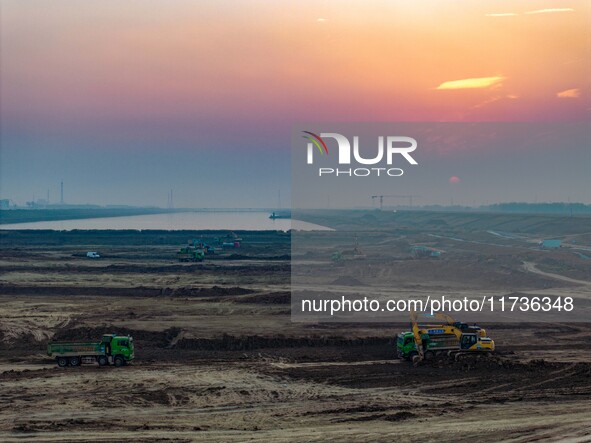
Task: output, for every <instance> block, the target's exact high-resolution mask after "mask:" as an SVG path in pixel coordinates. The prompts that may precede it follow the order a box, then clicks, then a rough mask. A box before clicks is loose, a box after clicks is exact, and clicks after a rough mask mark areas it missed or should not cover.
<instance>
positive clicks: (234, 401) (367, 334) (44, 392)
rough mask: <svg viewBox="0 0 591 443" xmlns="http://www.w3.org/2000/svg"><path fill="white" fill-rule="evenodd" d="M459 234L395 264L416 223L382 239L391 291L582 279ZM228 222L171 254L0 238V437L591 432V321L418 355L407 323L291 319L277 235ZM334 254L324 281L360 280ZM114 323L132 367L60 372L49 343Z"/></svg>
mask: <svg viewBox="0 0 591 443" xmlns="http://www.w3.org/2000/svg"><path fill="white" fill-rule="evenodd" d="M437 217H438V219H439V218H441V217H443V216H437ZM312 221H314V220H312ZM316 221H318V220H316ZM352 229H353V228H352ZM401 229H403V228H401ZM412 229H413V230H415V229H416V226H413V227H412ZM450 229H451V228H450ZM483 229H484V228H483ZM462 232H464V229H463V228H462V227H458V228H454V230H453V231H450V237H451V236H453V237H454V238H457V237H459V236H460V235H461V234H462ZM437 233H438V235H439V234H440V232H439V231H437ZM464 233H465V238H466V239H469V240H472V241H474V242H472V243H470V242H458V241H453V240H449V239H444V238H441V237H440V238H439V240H437V242H438V243H437V244H435V246H437V247H439V248H441V249H445V251H446V256H444V257H443V258H442V259H441V260H439V261H430V260H410V259H409V258H408V251H409V245H410V244H412V243H413V242H414V241H418V240H419V239H425V234H424V232H421V233H415V232H414V231H412V232H411V231H408V232H406V233H405V234H403V236H399V237H397V240H395V241H393V242H391V243H389V247H391V248H395V249H396V248H397V249H396V254H398V256H399V258H400V260H399V263H398V264H397V267H396V269H397V270H398V272H399V274H397V275H396V278H397V279H398V281H399V283H400V284H401V287H412V288H415V289H416V288H419V289H420V288H423V289H426V288H428V289H429V290H433V291H438V290H449V289H450V288H452V289H453V290H470V291H491V290H496V289H498V288H499V281H503V282H504V283H503V286H502V288H501V290H503V291H505V292H506V293H507V294H511V293H528V292H531V291H538V292H544V291H554V293H561V291H563V292H565V293H576V294H578V296H580V297H584V296H585V294H586V292H585V291H586V290H589V288H587V289H585V286H584V285H583V284H581V283H579V284H577V283H574V282H572V281H570V282H569V281H566V280H561V279H558V278H556V277H555V274H560V273H561V272H562V274H560V275H562V276H563V277H567V278H569V277H570V278H573V279H576V281H580V280H585V279H587V280H591V278H589V275H590V272H589V270H590V265H589V263H588V262H586V261H585V260H584V259H582V258H580V257H578V256H576V255H575V254H570V253H568V252H565V251H560V252H556V253H555V254H553V255H550V254H546V253H544V254H542V252H537V251H536V250H535V249H533V248H529V247H525V246H524V245H522V244H521V243H520V244H515V248H513V249H511V250H510V251H509V250H508V249H509V248H508V247H507V244H509V243H510V242H509V241H508V240H506V241H505V240H503V244H502V245H495V241H496V240H495V238H494V237H491V236H490V235H486V233H485V232H484V230H476V231H474V230H472V231H470V232H469V233H468V232H467V231H466V232H464ZM221 234H222V233H207V232H205V233H187V235H186V236H187V238H195V237H197V235H204V236H205V237H207V236H210V237H212V238H213V237H214V236H219V235H221ZM223 234H227V233H223ZM238 234H239V235H240V236H241V237H243V242H242V243H243V246H242V247H241V249H240V250H237V251H228V252H222V253H219V254H216V255H215V256H213V257H208V258H207V260H206V261H205V262H203V263H178V262H176V260H175V252H176V250H177V249H178V247H179V244H178V238H179V236H178V234H175V236H171V237H170V239H169V238H168V237H167V234H166V233H165V232H154V233H150V232H137V231H134V232H131V233H127V234H126V235H125V236H122V235H121V234H117V235H115V234H113V235H112V236H110V235H109V231H103V232H101V233H100V235H98V233H96V232H92V231H88V232H83V231H75V232H72V233H70V234H68V233H63V232H62V233H55V232H47V231H45V232H43V233H40V232H35V231H10V232H8V231H2V232H0V235H1V238H2V248H1V250H0V441H2V442H17V441H48V442H49V441H102V442H120V441H130V442H132V441H133V442H136V441H148V442H160V441H162V442H188V441H219V442H233V441H236V442H238V441H255V442H257V441H261V442H262V441H264V442H288V441H289V442H298V441H300V442H308V441H334V442H343V441H355V442H356V441H375V442H382V441H399V442H405V441H409V442H411V441H412V442H414V441H425V442H429V441H438V442H440V441H456V442H464V441H465V442H468V441H470V442H474V441H479V442H488V441H490V442H493V441H494V442H498V441H510V442H529V441H569V442H584V441H591V425H590V423H591V350H590V349H591V348H590V346H589V343H591V323H581V322H570V321H568V318H567V317H565V319H564V321H562V322H553V323H528V322H523V323H502V322H490V323H488V324H486V325H483V326H485V327H486V328H487V330H488V332H489V335H490V336H491V337H493V338H494V339H495V342H496V344H497V352H496V353H495V354H494V355H493V356H489V357H484V356H482V357H473V358H466V359H463V360H460V361H453V360H449V359H447V358H444V359H441V358H440V359H436V360H433V361H429V362H425V363H423V364H420V365H418V366H413V365H412V364H410V363H408V362H406V361H401V360H398V359H397V358H396V356H395V349H394V346H395V342H394V337H395V335H396V334H397V333H398V332H400V331H402V330H405V329H407V328H408V324H406V323H368V324H366V323H297V322H292V321H291V318H290V262H289V259H290V254H291V248H290V236H289V234H286V233H281V232H252V233H249V232H242V233H238ZM413 236H414V237H413ZM379 238H380V236H375V238H374V237H372V239H370V240H365V239H360V243H361V247H364V246H365V249H366V251H365V252H366V253H367V251H369V250H371V245H370V244H369V243H370V242H372V241H375V242H376V244H377V242H378V240H379ZM364 241H367V243H368V244H367V245H364V244H363V242H364ZM380 241H381V240H380ZM430 241H433V238H431V239H430ZM351 246H354V245H351ZM526 246H527V245H526ZM87 250H98V251H99V252H100V253H101V254H102V255H103V257H104V258H101V259H100V260H91V259H86V258H85V257H84V255H85V252H86V251H87ZM368 255H370V254H368ZM329 257H330V254H327V258H326V267H327V269H329V271H330V270H333V271H334V272H335V280H337V279H340V280H339V281H340V282H341V284H343V285H344V286H346V285H345V284H346V283H347V282H348V285H349V286H350V287H352V288H357V287H358V285H359V284H363V280H364V278H366V277H367V276H364V275H363V274H357V275H340V276H339V272H340V271H339V269H340V268H338V266H342V265H336V264H332V263H330V258H329ZM367 260H370V261H371V256H370V257H368V259H367ZM523 261H528V262H532V263H537V264H538V269H540V270H544V271H547V273H546V275H543V274H541V273H540V274H536V273H532V272H531V271H528V270H524V269H523V268H522V267H521V263H522V262H523ZM559 263H562V264H564V263H566V265H565V266H563V265H560V266H559ZM398 265H399V266H398ZM376 266H380V263H379V262H377V261H376V263H373V264H372V267H371V272H377V271H376ZM383 266H389V264H388V263H385V264H383ZM333 267H334V268H333ZM507 269H509V270H511V272H510V273H508V272H507ZM467 270H469V272H468V271H467ZM561 270H562V271H561ZM331 272H332V271H331ZM359 272H362V271H359ZM368 272H369V271H368ZM474 272H476V273H477V274H478V278H475V277H474V275H473V273H474ZM468 274H470V275H468ZM359 282H361V283H359ZM353 283H355V284H353ZM581 294H582V295H581ZM465 320H466V321H470V319H465ZM111 332H117V333H119V334H130V335H132V336H133V337H134V341H135V346H136V359H135V361H134V362H133V363H132V364H131V365H128V366H126V367H123V368H113V367H107V368H99V367H98V366H95V365H83V366H82V367H77V368H69V367H68V368H58V367H56V365H55V362H54V361H52V360H50V359H48V358H47V356H46V355H45V352H44V351H45V348H46V345H47V342H48V341H50V340H94V339H97V338H98V337H100V335H101V334H103V333H111Z"/></svg>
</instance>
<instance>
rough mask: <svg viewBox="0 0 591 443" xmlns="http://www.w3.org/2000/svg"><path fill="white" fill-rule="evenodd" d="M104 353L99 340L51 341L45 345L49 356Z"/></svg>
mask: <svg viewBox="0 0 591 443" xmlns="http://www.w3.org/2000/svg"><path fill="white" fill-rule="evenodd" d="M104 354H105V347H104V345H103V344H102V343H100V342H52V343H49V344H48V345H47V355H49V356H51V357H60V356H75V355H88V356H90V355H104Z"/></svg>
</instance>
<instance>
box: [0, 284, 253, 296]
mask: <svg viewBox="0 0 591 443" xmlns="http://www.w3.org/2000/svg"><path fill="white" fill-rule="evenodd" d="M0 292H1V293H3V294H10V295H21V294H27V295H28V294H35V295H59V296H64V295H103V296H113V297H121V296H142V297H158V296H182V297H219V296H229V295H244V294H250V293H252V292H254V291H252V290H251V289H246V288H242V287H239V286H233V287H222V286H213V287H211V288H186V287H184V288H154V287H145V286H135V287H123V288H122V287H118V288H110V287H104V286H81V287H71V286H34V287H33V286H16V285H0Z"/></svg>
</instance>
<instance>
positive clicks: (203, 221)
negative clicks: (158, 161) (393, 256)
mask: <svg viewBox="0 0 591 443" xmlns="http://www.w3.org/2000/svg"><path fill="white" fill-rule="evenodd" d="M0 229H54V230H59V231H69V230H72V229H118V230H121V229H137V230H145V229H157V230H168V231H176V230H207V229H212V230H214V229H216V230H217V229H223V230H226V229H228V230H236V231H238V230H248V231H266V230H275V231H287V230H289V229H296V230H300V231H327V230H331V229H330V228H327V227H325V226H320V225H315V224H313V223H307V222H303V221H299V220H291V219H275V220H272V219H270V218H269V213H268V212H175V213H168V214H148V215H134V216H130V217H104V218H86V219H79V220H59V221H40V222H31V223H12V224H5V225H0Z"/></svg>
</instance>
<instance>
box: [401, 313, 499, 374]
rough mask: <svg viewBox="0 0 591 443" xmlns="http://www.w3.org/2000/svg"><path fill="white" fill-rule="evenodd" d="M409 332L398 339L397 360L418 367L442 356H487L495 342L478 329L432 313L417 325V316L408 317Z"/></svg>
mask: <svg viewBox="0 0 591 443" xmlns="http://www.w3.org/2000/svg"><path fill="white" fill-rule="evenodd" d="M410 324H411V331H410V332H403V333H402V334H399V335H398V340H397V350H398V356H399V357H401V358H406V359H407V360H411V361H412V362H413V363H415V364H416V363H418V362H420V361H422V360H430V359H432V358H434V357H435V356H436V355H439V354H441V353H446V354H447V355H449V356H453V357H455V359H456V360H457V359H459V358H461V356H463V355H467V354H468V355H474V354H489V353H491V352H493V351H494V350H495V342H494V341H493V340H492V339H491V338H489V337H488V336H487V334H486V330H485V329H483V328H481V327H480V326H476V325H473V326H470V325H468V324H466V323H462V322H458V321H456V320H454V319H453V318H452V317H450V316H449V315H447V314H444V313H436V314H434V315H432V316H429V321H428V322H427V321H425V322H421V321H419V315H418V314H417V313H416V312H414V311H411V313H410Z"/></svg>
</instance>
